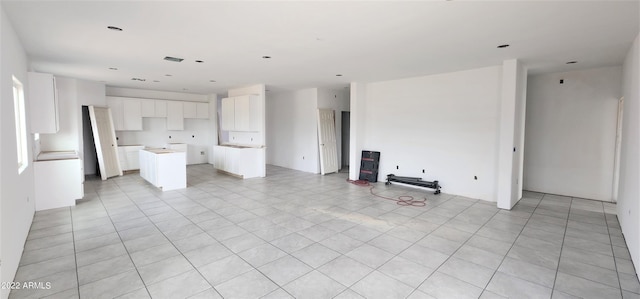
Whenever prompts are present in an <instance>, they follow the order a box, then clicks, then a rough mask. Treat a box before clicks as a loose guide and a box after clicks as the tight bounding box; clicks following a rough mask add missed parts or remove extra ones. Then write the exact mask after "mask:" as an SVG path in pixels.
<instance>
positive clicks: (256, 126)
mask: <svg viewBox="0 0 640 299" xmlns="http://www.w3.org/2000/svg"><path fill="white" fill-rule="evenodd" d="M247 97H249V112H248V113H249V129H248V130H247V131H250V132H260V131H262V127H263V121H262V120H263V119H264V114H263V112H262V111H263V109H262V103H261V101H260V97H258V96H254V95H251V96H247Z"/></svg>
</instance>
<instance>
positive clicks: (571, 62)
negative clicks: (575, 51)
mask: <svg viewBox="0 0 640 299" xmlns="http://www.w3.org/2000/svg"><path fill="white" fill-rule="evenodd" d="M574 63H578V62H577V61H575V60H574V61H568V62H567V64H574Z"/></svg>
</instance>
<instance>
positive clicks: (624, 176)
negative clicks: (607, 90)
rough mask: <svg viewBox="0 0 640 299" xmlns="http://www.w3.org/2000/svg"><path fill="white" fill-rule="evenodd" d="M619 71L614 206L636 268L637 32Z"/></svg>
mask: <svg viewBox="0 0 640 299" xmlns="http://www.w3.org/2000/svg"><path fill="white" fill-rule="evenodd" d="M623 74H624V75H623V78H624V81H623V94H624V116H623V118H622V121H623V128H622V147H621V151H620V187H619V189H618V205H617V208H618V219H619V220H620V226H621V227H622V233H623V234H624V237H625V240H626V242H627V247H628V248H629V252H630V253H631V258H632V259H633V264H634V265H635V267H636V269H640V220H639V219H640V203H639V201H640V187H639V186H640V175H639V172H640V159H639V157H640V144H639V141H640V84H639V83H638V82H640V35H639V36H638V37H636V40H635V42H634V43H633V46H632V47H631V49H630V50H629V53H628V54H627V57H626V59H625V62H624V71H623Z"/></svg>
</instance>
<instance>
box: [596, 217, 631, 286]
mask: <svg viewBox="0 0 640 299" xmlns="http://www.w3.org/2000/svg"><path fill="white" fill-rule="evenodd" d="M602 212H603V213H604V214H606V212H605V210H604V205H602ZM616 218H617V216H616ZM604 222H605V224H606V227H607V233H608V234H609V243H610V245H611V254H613V267H615V270H616V277H617V278H618V287H619V288H620V297H621V298H624V290H623V289H622V282H621V281H620V273H619V272H618V263H617V262H616V254H615V250H614V249H613V246H614V245H613V240H611V231H610V230H609V221H607V218H606V216H605V220H604ZM636 278H637V276H636Z"/></svg>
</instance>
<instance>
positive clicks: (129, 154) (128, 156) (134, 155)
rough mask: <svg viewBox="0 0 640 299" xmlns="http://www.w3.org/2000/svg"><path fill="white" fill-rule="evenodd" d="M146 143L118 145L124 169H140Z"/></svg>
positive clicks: (119, 156)
mask: <svg viewBox="0 0 640 299" xmlns="http://www.w3.org/2000/svg"><path fill="white" fill-rule="evenodd" d="M142 149H144V145H121V146H118V160H119V161H120V168H121V169H122V171H129V170H138V169H140V153H139V151H140V150H142Z"/></svg>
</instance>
